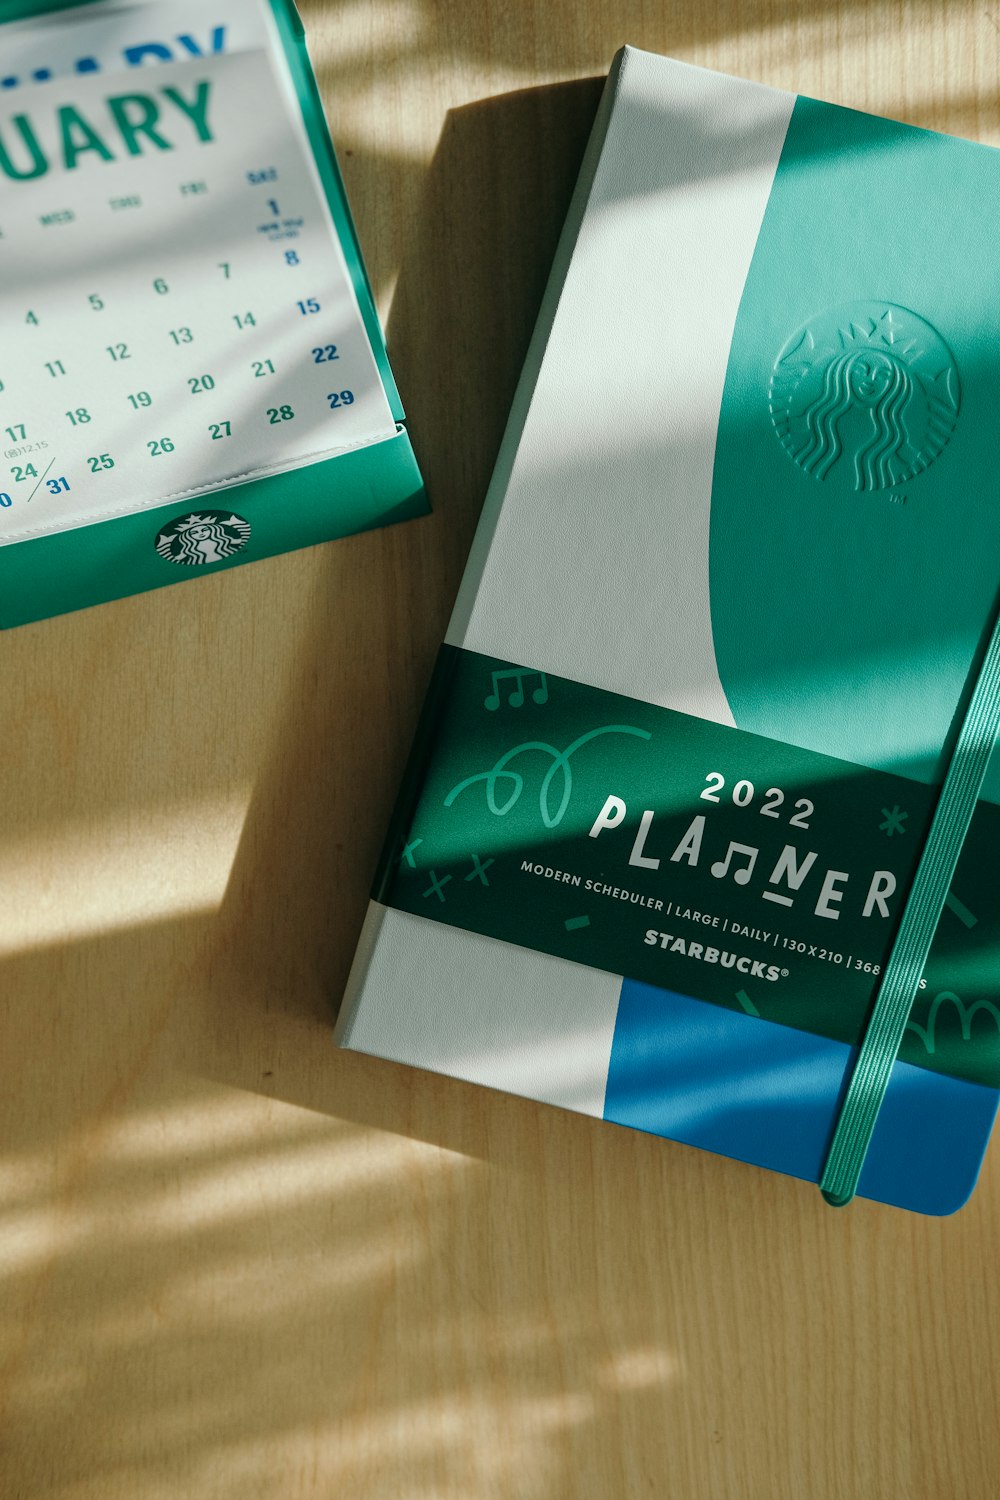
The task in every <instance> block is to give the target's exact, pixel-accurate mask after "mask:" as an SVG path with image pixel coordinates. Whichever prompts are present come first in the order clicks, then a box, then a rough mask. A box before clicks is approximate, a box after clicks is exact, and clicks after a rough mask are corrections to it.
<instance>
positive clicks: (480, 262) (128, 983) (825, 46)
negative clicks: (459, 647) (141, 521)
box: [0, 0, 1000, 1500]
mask: <svg viewBox="0 0 1000 1500" xmlns="http://www.w3.org/2000/svg"><path fill="white" fill-rule="evenodd" d="M302 9H303V12H304V15H305V18H306V20H307V23H308V25H309V28H310V33H311V37H312V42H313V49H314V53H315V55H316V58H317V62H318V70H319V75H320V79H321V82H322V86H323V90H324V94H325V98H326V101H327V105H328V109H329V115H330V119H331V122H332V125H333V129H334V135H335V138H336V140H337V142H338V146H339V148H340V152H341V157H342V162H343V167H344V171H345V176H346V179H347V184H348V189H349V192H350V195H351V199H352V202H353V205H354V209H355V212H356V217H357V221H358V226H359V230H360V234H361V238H362V242H363V244H364V247H365V250H366V254H367V257H368V261H369V265H370V268H371V272H372V277H373V282H374V285H375V287H376V290H377V294H378V299H379V303H380V308H381V311H382V314H383V317H384V318H385V320H386V323H387V327H388V331H389V336H390V342H391V346H392V355H393V359H394V363H395V368H396V373H397V376H398V380H399V384H400V387H401V389H402V392H403V396H404V399H405V401H406V403H407V406H408V410H409V413H410V416H411V425H412V431H413V436H414V441H415V444H416V446H417V448H418V451H419V454H420V457H421V460H422V462H423V465H424V467H425V471H426V474H427V478H428V482H429V485H430V488H431V491H432V495H433V501H434V506H435V513H434V516H433V518H431V519H429V520H426V521H420V522H416V523H411V524H408V525H406V526H402V527H397V528H395V529H393V530H389V531H383V532H380V533H374V534H371V535H368V536H364V537H359V538H356V539H354V540H351V541H347V542H343V543H339V544H336V545H332V546H328V547H323V548H318V549H315V550H313V551H310V552H304V553H299V554H297V555H294V556H289V557H285V558H279V559H276V560H274V561H271V562H267V563H261V564H257V565H255V566H252V567H247V568H245V569H241V570H237V571H235V572H230V573H226V574H224V575H223V576H217V577H210V578H206V579H201V580H198V581H197V582H192V583H185V584H184V585H182V586H179V587H176V588H172V589H167V590H163V591H161V592H160V593H158V594H153V595H147V596H145V597H143V598H137V599H132V600H126V601H123V602H121V603H118V604H113V605H108V606H105V607H103V608H101V609H97V610H92V611H89V612H87V613H84V614H80V615H75V616H71V617H67V618H64V619H61V620H55V621H51V622H47V623H45V624H41V625H38V626H32V627H28V628H25V629H22V630H18V631H15V632H11V633H9V634H7V635H5V636H3V637H0V703H2V705H3V709H2V713H3V718H2V724H3V733H2V759H0V776H2V782H0V830H2V837H0V1005H2V1010H3V1023H2V1024H3V1031H2V1038H0V1044H2V1051H0V1056H2V1059H3V1064H4V1088H3V1091H2V1095H0V1125H2V1134H0V1214H2V1227H0V1340H2V1342H0V1372H2V1373H0V1411H2V1416H0V1423H2V1443H3V1456H2V1458H0V1494H2V1495H3V1497H4V1500H176V1497H177V1496H180V1495H183V1496H184V1497H185V1500H256V1497H268V1500H270V1497H280V1500H320V1497H323V1500H326V1497H337V1500H507V1497H517V1500H563V1497H565V1500H626V1497H627V1500H632V1497H634V1496H640V1495H650V1496H654V1495H655V1496H659V1497H669V1500H802V1497H804V1496H808V1497H810V1500H873V1497H874V1500H896V1497H900V1500H902V1497H906V1500H987V1497H993V1496H995V1495H996V1493H997V1485H998V1481H997V1472H998V1469H1000V1442H998V1436H997V1419H998V1415H1000V1377H998V1372H997V1360H996V1347H997V1343H998V1336H1000V1276H998V1273H997V1271H996V1269H995V1262H996V1258H997V1249H998V1246H1000V1156H998V1155H997V1154H996V1153H994V1155H993V1157H992V1158H991V1159H989V1160H988V1162H987V1167H986V1169H985V1172H984V1175H983V1179H982V1181H981V1184H980V1187H979V1190H978V1192H977V1194H976V1196H975V1198H974V1199H973V1201H972V1203H971V1204H970V1205H969V1207H968V1208H966V1209H965V1210H964V1211H963V1212H962V1213H961V1214H959V1215H958V1216H957V1217H956V1218H954V1219H950V1220H944V1221H932V1220H926V1219H921V1218H917V1217H915V1216H909V1215H906V1214H902V1213H896V1212H893V1211H891V1210H888V1209H883V1208H879V1207H876V1206H874V1205H871V1204H867V1203H863V1202H858V1203H856V1204H855V1205H853V1207H852V1208H851V1209H850V1210H848V1211H846V1212H843V1213H837V1212H833V1211H831V1210H829V1209H827V1208H825V1207H824V1205H823V1204H822V1202H821V1201H820V1198H819V1195H818V1193H817V1192H816V1191H815V1190H810V1189H808V1188H807V1187H804V1186H802V1185H800V1184H797V1183H794V1182H791V1181H789V1180H786V1179H783V1178H779V1177H776V1176H771V1175H768V1174H765V1173H761V1172H756V1171H754V1170H752V1169H750V1168H746V1167H741V1166H738V1165H736V1164H734V1163H731V1162H727V1161H723V1160H721V1159H718V1158H715V1157H712V1156H707V1155H703V1154H700V1153H698V1152H695V1151H692V1150H687V1149H684V1148H682V1147H679V1146H674V1145H671V1144H669V1143H665V1142H661V1141H657V1140H653V1139H650V1138H647V1137H643V1136H640V1135H636V1134H632V1133H630V1132H628V1131H624V1130H619V1129H616V1128H613V1127H610V1126H605V1125H602V1124H600V1123H598V1122H594V1121H591V1120H587V1119H581V1118H576V1117H573V1116H569V1115H565V1114H562V1113H560V1112H558V1111H556V1110H552V1109H548V1108H544V1107H541V1106H534V1105H532V1104H530V1103H526V1102H524V1101H520V1100H514V1099H509V1098H504V1097H502V1096H499V1095H494V1094H491V1093H488V1092H485V1091H482V1090H477V1089H474V1088H471V1087H467V1086H464V1085H462V1084H458V1083H455V1082H450V1081H446V1080H442V1079H436V1078H434V1077H431V1076H428V1075H424V1074H420V1073H416V1072H411V1071H409V1070H406V1069H403V1068H397V1067H394V1066H391V1065H388V1064H381V1063H377V1062H374V1061H370V1060H367V1059H365V1058H362V1057H358V1056H348V1055H339V1054H337V1053H336V1052H335V1051H334V1049H333V1047H332V1045H331V1042H330V1034H329V1027H330V1017H331V1012H332V1006H333V1004H334V1002H335V1000H336V997H337V995H338V993H339V990H340V987H341V985H342V983H343V980H344V977H345V974H346V971H347V967H348V964H349V961H350V955H351V951H352V948H353V944H354V940H355V936H356V933H357V929H358V925H359V922H360V918H361V913H362V910H363V905H364V900H365V893H366V888H367V884H368V880H369V876H370V873H371V869H372V866H373V863H374V859H375V856H376V851H377V848H378V845H379V842H380V839H381V835H382V831H383V828H384V825H385V822H386V819H387V815H388V811H389V807H390V803H391V798H392V795H393V791H394V785H395V782H396V779H397V777H398V774H399V771H400V767H401V765H402V762H403V758H404V755H405V752H406V749H407V745H408V739H409V735H410V733H411V730H412V726H413V723H414V718H415V715H416V712H417V709H418V706H419V702H420V698H421V695H422V691H423V686H424V683H425V681H426V678H427V674H428V672H429V669H430V665H431V662H432V659H433V655H434V652H435V650H436V647H437V644H438V641H439V639H440V637H441V634H442V631H443V628H444V624H445V621H446V618H447V614H448V611H449V608H450V604H451V600H452V597H453V594H454V591H455V588H456V585H457V581H458V578H459V575H460V571H461V567H462V564H463V560H464V555H465V552H466V549H467V546H468V542H469V538H470V536H471V532H472V528H473V525H474V522H475V518H476V514H477V511H478V508H479V505H480V503H481V499H482V495H483V491H484V487H485V484H486V480H487V478H488V475H489V471H490V467H491V464H492V461H493V458H494V455H495V452H496V448H497V444H498V441H499V437H500V433H501V430H502V426H503V422H504V419H505V415H506V410H507V406H508V403H509V399H510V395H511V391H512V388H513V384H514V381H515V379H516V375H517V371H518V367H519V365H520V362H521V359H522V357H523V353H524V349H525V345H526V342H527V338H528V335H529V332H530V329H531V325H532V322H533V318H534V314H535V311H536V308H537V305H538V301H539V298H540V295H541V290H542V286H543V284H544V280H545V276H546V273H547V270H548V264H549V260H550V257H551V254H552V250H553V246H554V242H555V238H556V235H557V233H558V229H559V225H560V222H561V219H562V216H563V213H564V210H565V207H566V203H567V200H568V196H569V192H570V189H571V187H572V183H573V179H574V175H575V171H576V167H577V164H578V162H579V158H580V154H581V151H582V148H583V143H584V141H585V139H586V134H587V130H588V128H589V124H590V120H591V117H592V114H593V110H594V106H595V103H596V98H597V93H598V89H599V85H598V84H597V83H596V82H594V81H593V80H594V79H595V78H596V77H597V75H599V74H601V73H602V72H604V71H606V68H607V65H608V63H609V61H610V59H611V56H612V55H613V53H614V51H615V50H616V48H617V47H618V46H619V45H620V44H621V42H623V41H626V40H627V41H630V42H633V43H635V44H636V45H639V46H644V47H648V48H651V49H653V50H660V51H666V52H671V53H673V54H674V55H676V56H679V57H682V58H685V59H688V60H690V61H693V62H697V63H702V64H707V65H710V66H712V67H717V68H720V69H723V70H728V71H733V72H737V73H741V74H744V75H746V76H749V77H753V78H760V79H762V80H764V81H766V82H769V83H773V84H778V85H781V86H783V87H786V88H791V89H795V90H797V91H799V92H804V93H811V94H815V95H819V96H820V97H826V98H830V99H834V100H838V101H842V102H844V103H847V104H851V105H857V106H860V107H863V108H867V109H873V110H876V111H879V112H882V113H889V114H895V115H898V116H901V117H902V118H903V119H907V120H912V121H915V122H917V123H920V124H924V125H930V126H935V127H938V128H944V129H947V130H954V131H957V132H960V133H965V134H970V135H973V136H977V137H979V138H980V139H983V140H989V141H993V142H997V141H1000V8H996V7H993V6H991V5H985V6H984V5H982V4H979V5H973V4H971V3H964V0H952V3H946V0H936V3H935V0H927V3H923V4H917V3H913V4H902V3H870V4H865V3H861V0H858V3H853V4H851V3H847V0H844V3H829V4H824V3H821V0H801V3H794V0H785V3H781V0H760V3H756V4H749V3H747V4H740V3H736V0H733V3H714V4H713V3H704V4H699V3H695V0H689V3H679V0H585V3H583V0H537V3H512V0H476V3H468V0H448V3H437V4H433V3H430V0H377V3H373V4H367V3H364V0H349V3H343V4H341V3H337V0H303V4H302ZM996 209H997V206H996V205H995V204H993V205H983V206H982V211H984V212H989V213H991V214H994V215H995V214H996ZM912 210H913V205H909V204H906V203H879V204H872V205H871V213H872V223H873V230H874V231H875V232H887V233H890V234H891V231H892V225H893V223H894V222H895V221H896V220H897V219H898V218H900V217H902V216H904V215H906V214H908V213H910V212H912ZM954 269H955V274H956V275H960V274H961V245H960V235H957V236H956V249H955V266H954Z"/></svg>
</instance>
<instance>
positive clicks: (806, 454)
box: [770, 302, 961, 490]
mask: <svg viewBox="0 0 1000 1500" xmlns="http://www.w3.org/2000/svg"><path fill="white" fill-rule="evenodd" d="M960 404H961V390H960V387H959V380H958V370H957V368H956V365H955V360H954V357H953V355H952V353H951V350H950V349H949V348H948V345H947V344H946V343H945V341H944V339H943V338H942V337H941V335H940V334H939V333H938V332H937V331H936V330H935V329H934V328H932V327H931V325H930V324H929V323H928V322H927V321H926V320H925V319H924V318H920V317H918V316H917V314H916V313H914V312H910V311H909V310H908V309H907V308H905V307H895V306H893V305H892V304H891V303H886V302H855V303H852V304H851V305H849V306H847V307H835V308H830V309H828V310H827V311H826V312H823V313H819V314H818V315H817V316H816V317H815V318H811V319H810V320H809V322H808V323H806V325H805V326H804V327H803V328H800V329H798V331H797V332H796V333H794V334H793V335H792V337H791V338H790V339H789V340H788V342H787V344H786V345H785V346H784V348H783V349H782V351H781V353H780V354H779V355H778V358H777V360H776V362H775V366H774V373H773V374H772V376H771V390H770V405H771V420H772V422H773V423H774V430H775V432H776V433H777V434H778V437H779V439H780V440H781V445H782V447H783V448H784V450H785V452H786V453H787V454H788V455H789V456H790V457H791V458H793V459H794V460H795V462H796V463H797V464H798V466H799V468H800V469H804V470H805V472H806V473H807V474H811V475H812V476H813V478H815V479H821V480H825V479H832V480H834V481H838V480H839V481H840V482H842V483H845V484H848V485H850V487H851V488H852V489H854V490H885V489H890V488H891V487H892V486H893V485H897V484H905V483H907V482H908V481H909V480H911V479H913V478H914V477H915V476H916V475H917V474H920V473H922V471H923V470H924V469H926V468H928V467H929V466H930V465H931V464H932V463H933V462H934V460H935V459H936V458H937V456H938V454H939V453H940V452H941V450H942V448H943V447H944V445H945V444H946V443H947V441H948V439H949V438H950V437H951V434H952V432H953V430H954V427H955V422H956V420H957V418H958V410H959V406H960Z"/></svg>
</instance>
